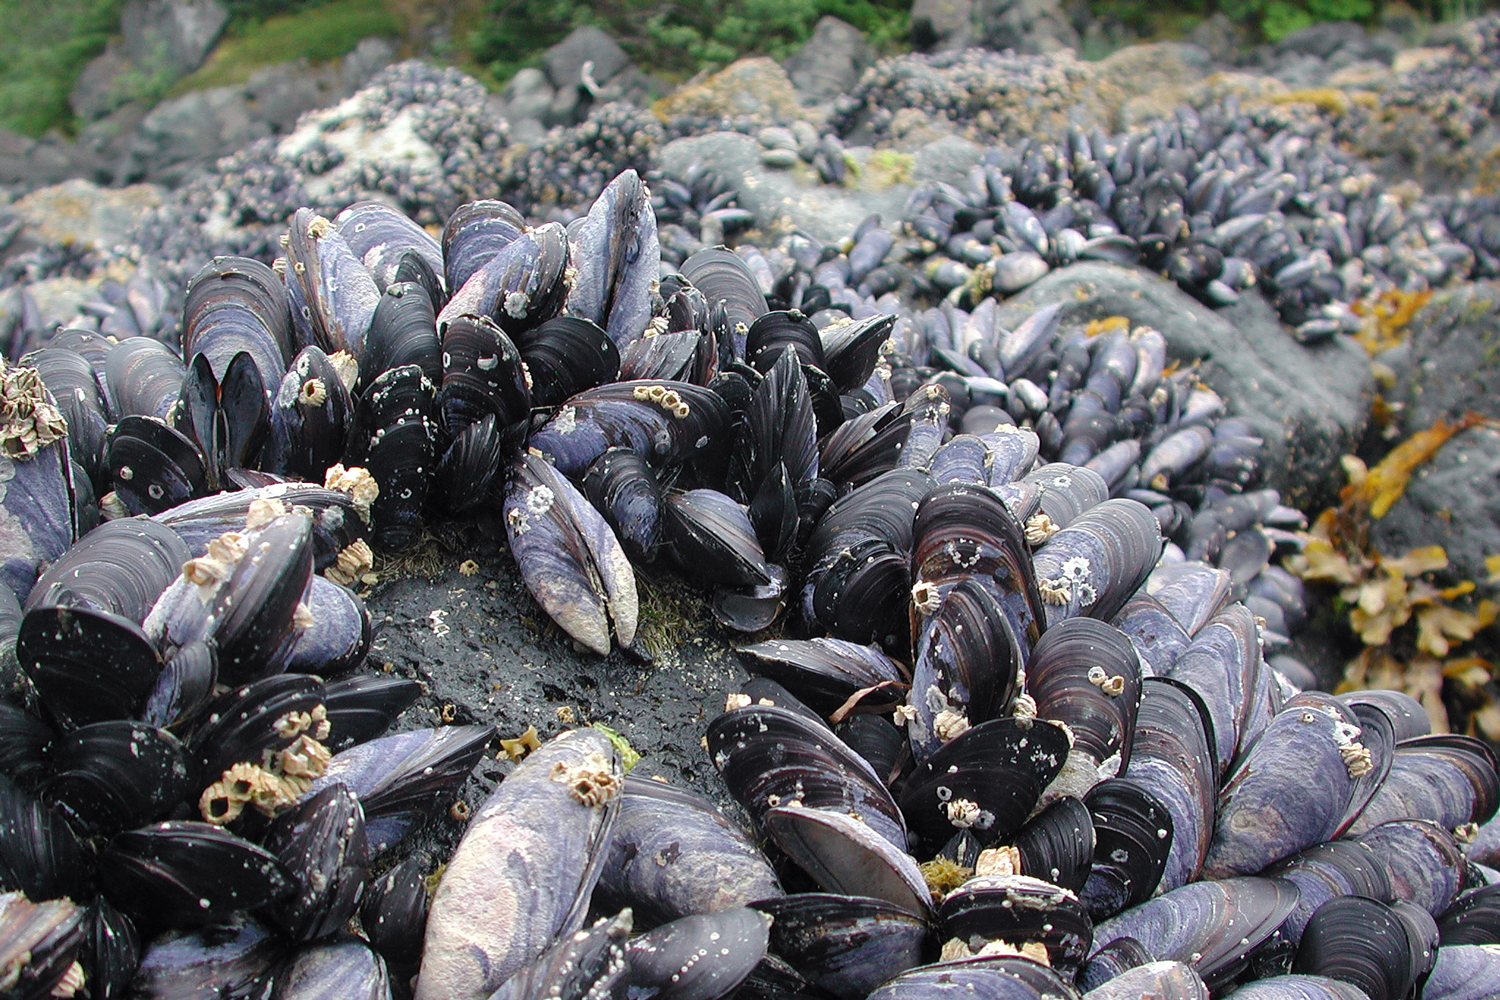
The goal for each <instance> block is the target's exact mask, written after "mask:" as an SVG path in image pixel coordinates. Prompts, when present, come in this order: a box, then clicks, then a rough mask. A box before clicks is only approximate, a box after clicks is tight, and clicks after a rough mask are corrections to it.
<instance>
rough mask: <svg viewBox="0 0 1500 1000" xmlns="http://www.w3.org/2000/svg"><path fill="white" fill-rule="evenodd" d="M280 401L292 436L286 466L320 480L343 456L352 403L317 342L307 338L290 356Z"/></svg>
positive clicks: (352, 416) (280, 407)
mask: <svg viewBox="0 0 1500 1000" xmlns="http://www.w3.org/2000/svg"><path fill="white" fill-rule="evenodd" d="M276 407H277V410H278V411H279V413H280V415H281V419H282V420H283V421H284V423H285V426H286V428H287V435H288V437H289V440H288V442H287V454H286V455H285V456H284V461H285V463H286V468H287V469H289V470H290V471H292V472H295V473H297V474H299V475H302V476H305V477H307V478H309V479H311V480H313V481H314V482H322V481H323V473H324V471H325V470H327V468H328V467H329V466H330V465H333V464H334V463H335V462H338V461H339V460H340V458H342V457H343V454H344V443H345V440H346V438H347V437H348V436H349V429H350V425H351V424H352V423H353V422H354V404H353V402H352V401H351V400H350V398H349V390H348V389H347V388H346V387H345V386H344V383H343V381H342V380H341V378H340V375H339V370H338V368H337V367H336V366H335V365H334V364H333V362H332V361H331V360H329V357H328V355H327V354H325V353H324V352H323V350H322V349H321V348H319V347H318V346H317V345H315V344H309V345H308V346H306V347H304V348H303V349H302V350H301V351H300V352H299V353H298V354H297V356H296V357H295V358H294V359H292V363H291V366H290V367H288V368H287V372H286V376H285V377H284V378H283V379H282V380H281V381H280V383H279V388H278V391H277V394H276ZM230 464H232V465H247V464H249V463H246V462H233V463H230Z"/></svg>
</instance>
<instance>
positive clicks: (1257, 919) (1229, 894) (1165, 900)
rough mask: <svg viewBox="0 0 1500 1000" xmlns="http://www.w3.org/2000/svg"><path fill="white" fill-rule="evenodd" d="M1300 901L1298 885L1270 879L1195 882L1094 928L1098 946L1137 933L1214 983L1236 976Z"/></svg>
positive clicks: (1167, 956) (1157, 951)
mask: <svg viewBox="0 0 1500 1000" xmlns="http://www.w3.org/2000/svg"><path fill="white" fill-rule="evenodd" d="M1296 905H1297V888H1296V886H1293V885H1292V884H1290V883H1288V882H1282V881H1279V880H1277V879H1267V878H1232V879H1223V880H1221V881H1217V882H1193V883H1191V884H1189V885H1185V886H1181V887H1179V888H1177V889H1173V890H1172V891H1170V892H1167V893H1164V894H1162V895H1160V896H1158V897H1156V898H1155V899H1152V900H1149V901H1147V902H1145V903H1142V904H1140V905H1139V906H1136V907H1134V908H1132V909H1129V910H1126V911H1125V912H1124V913H1121V914H1120V915H1119V916H1117V917H1112V918H1111V919H1109V920H1106V921H1104V922H1103V923H1100V924H1097V925H1095V927H1094V945H1095V950H1096V951H1097V950H1098V949H1099V948H1102V947H1104V946H1106V945H1108V944H1109V943H1110V942H1111V941H1114V940H1115V939H1116V938H1121V937H1133V938H1135V939H1136V940H1138V941H1141V942H1142V943H1143V944H1145V946H1146V948H1147V949H1149V950H1150V952H1151V953H1152V954H1154V955H1156V956H1158V957H1159V958H1165V959H1172V960H1175V961H1179V962H1185V963H1187V964H1188V965H1191V966H1192V967H1193V969H1194V970H1195V971H1196V972H1197V973H1198V974H1199V975H1200V976H1202V977H1203V979H1204V981H1205V982H1207V983H1208V984H1209V985H1210V986H1213V985H1214V984H1215V983H1218V982H1222V981H1223V980H1225V979H1226V978H1228V977H1230V976H1232V975H1233V974H1234V973H1235V972H1236V971H1237V970H1238V969H1239V968H1240V967H1242V966H1243V964H1244V962H1245V961H1246V956H1248V955H1249V954H1250V952H1252V951H1254V950H1255V948H1256V947H1257V946H1259V945H1260V943H1261V942H1262V941H1264V940H1265V939H1266V938H1268V937H1269V936H1270V935H1271V934H1272V933H1274V932H1275V930H1276V928H1278V927H1280V926H1281V923H1282V921H1284V920H1285V919H1286V917H1287V914H1288V913H1290V912H1291V910H1292V907H1294V906H1296Z"/></svg>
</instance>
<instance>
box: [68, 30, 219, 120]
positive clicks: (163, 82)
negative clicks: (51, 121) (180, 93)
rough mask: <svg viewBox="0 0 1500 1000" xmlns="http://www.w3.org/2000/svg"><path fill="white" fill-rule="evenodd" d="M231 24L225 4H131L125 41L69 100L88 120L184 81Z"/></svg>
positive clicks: (96, 64) (86, 72) (88, 72)
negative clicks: (225, 27) (227, 25)
mask: <svg viewBox="0 0 1500 1000" xmlns="http://www.w3.org/2000/svg"><path fill="white" fill-rule="evenodd" d="M228 21H229V9H228V8H227V7H226V6H225V5H224V4H223V3H222V2H221V0H130V2H129V3H127V4H126V5H125V9H124V10H123V11H121V13H120V37H119V38H118V39H114V40H111V41H110V43H109V45H108V46H107V47H106V48H105V51H104V53H103V54H102V55H100V56H98V57H97V58H95V59H94V60H93V61H91V62H90V63H89V64H88V65H87V66H85V67H84V69H83V72H82V73H81V74H80V75H79V78H78V83H77V85H76V86H75V87H74V90H73V93H72V95H71V97H70V98H69V103H70V104H71V106H72V108H73V113H74V114H75V115H77V116H78V117H79V118H81V119H83V120H85V121H93V120H95V119H98V118H103V117H104V116H105V115H107V114H109V113H110V112H111V111H113V110H114V109H115V108H118V107H120V106H121V105H122V104H126V103H128V102H130V101H132V100H135V99H136V98H138V97H142V96H146V95H148V94H149V93H151V92H152V91H154V90H159V89H160V88H164V87H166V86H167V85H169V84H171V83H173V82H174V81H176V80H179V79H181V78H182V77H184V76H186V75H187V74H189V73H191V72H192V71H193V70H195V69H197V68H198V67H199V66H201V65H203V60H204V59H206V58H207V57H208V53H209V51H210V50H211V49H212V48H213V46H214V43H215V42H217V41H218V40H219V34H220V32H222V31H223V30H224V25H225V24H226V23H227V22H228Z"/></svg>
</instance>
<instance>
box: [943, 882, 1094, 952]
mask: <svg viewBox="0 0 1500 1000" xmlns="http://www.w3.org/2000/svg"><path fill="white" fill-rule="evenodd" d="M937 919H938V925H939V927H940V928H941V937H942V938H943V939H944V940H947V939H949V938H957V939H958V940H960V941H962V942H964V944H965V945H966V946H967V947H968V948H969V950H970V951H972V952H976V953H977V952H978V951H979V950H980V949H981V948H983V947H984V945H985V944H986V943H988V942H990V941H1005V942H1007V943H1009V944H1012V945H1019V944H1022V943H1024V942H1029V941H1039V942H1041V943H1042V944H1043V945H1044V946H1045V947H1046V949H1047V957H1048V964H1049V965H1051V967H1052V968H1054V969H1057V970H1058V971H1059V972H1061V973H1063V974H1064V975H1072V974H1073V973H1075V972H1077V970H1078V966H1079V965H1080V964H1081V963H1082V962H1083V959H1084V957H1085V956H1087V955H1088V953H1089V945H1090V943H1091V942H1092V941H1093V930H1094V928H1093V922H1092V921H1091V920H1089V916H1088V913H1087V912H1086V911H1085V910H1084V908H1083V904H1082V903H1081V902H1080V901H1079V899H1078V897H1077V895H1075V894H1074V893H1073V892H1072V891H1070V890H1068V889H1064V888H1062V887H1061V886H1057V885H1054V884H1053V883H1051V882H1048V881H1046V880H1045V879H1040V878H1033V877H1032V876H1029V875H981V876H976V877H975V878H971V879H969V880H968V881H967V882H965V883H964V884H963V885H961V886H959V887H958V888H957V889H954V890H953V891H952V892H950V893H949V894H948V895H946V896H944V897H943V902H942V904H941V905H939V906H938V909H937Z"/></svg>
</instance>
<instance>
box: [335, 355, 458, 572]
mask: <svg viewBox="0 0 1500 1000" xmlns="http://www.w3.org/2000/svg"><path fill="white" fill-rule="evenodd" d="M435 396H436V389H435V387H434V386H433V384H432V382H431V381H429V380H428V379H427V377H426V376H425V375H423V374H422V369H421V368H420V367H418V366H417V365H403V366H401V367H400V368H392V369H391V370H390V371H387V372H384V373H382V374H381V375H379V376H378V377H377V378H376V379H375V381H373V382H372V383H370V386H369V388H368V389H366V390H365V394H364V396H363V397H362V398H361V399H360V401H359V404H358V406H357V408H356V411H355V429H354V431H353V432H352V434H351V440H350V449H349V450H350V457H351V458H352V459H353V460H354V461H356V462H359V463H360V464H362V465H364V466H365V467H366V468H367V469H368V470H369V472H370V475H371V476H373V477H375V482H376V483H377V484H378V485H379V487H380V495H379V496H378V497H376V498H375V502H374V504H372V505H371V508H370V513H371V517H372V518H373V520H374V522H375V538H376V541H377V542H379V543H380V545H381V546H382V547H386V548H401V547H403V546H405V545H408V544H410V543H411V542H412V541H413V540H414V538H415V537H416V532H417V529H418V527H419V526H420V525H421V520H422V508H423V506H424V505H425V504H426V502H427V490H428V486H429V484H430V483H431V481H432V470H433V469H434V468H435V466H436V463H437V424H436V412H435V410H436V403H435Z"/></svg>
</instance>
